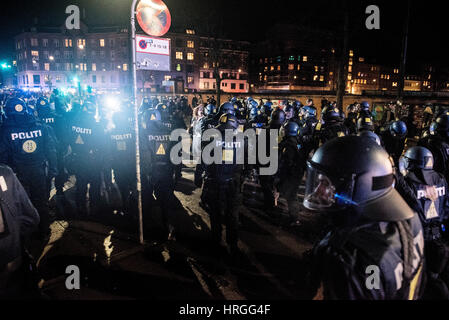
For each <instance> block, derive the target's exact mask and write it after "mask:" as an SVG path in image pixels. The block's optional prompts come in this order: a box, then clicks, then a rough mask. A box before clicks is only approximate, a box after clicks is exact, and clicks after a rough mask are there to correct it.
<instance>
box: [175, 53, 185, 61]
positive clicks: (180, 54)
mask: <svg viewBox="0 0 449 320" xmlns="http://www.w3.org/2000/svg"><path fill="white" fill-rule="evenodd" d="M176 59H178V60H182V59H184V55H183V53H182V52H180V51H176Z"/></svg>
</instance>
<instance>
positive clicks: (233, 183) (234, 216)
mask: <svg viewBox="0 0 449 320" xmlns="http://www.w3.org/2000/svg"><path fill="white" fill-rule="evenodd" d="M237 129H238V122H237V118H236V117H235V116H234V115H232V114H224V115H222V116H221V118H220V124H219V125H218V126H217V130H218V131H220V137H217V140H216V143H217V146H220V149H221V150H220V151H221V153H222V161H221V162H219V163H213V164H211V165H207V166H206V176H205V179H204V186H203V195H202V201H203V203H204V205H205V208H206V210H207V212H208V214H209V215H210V219H211V232H212V240H213V243H214V244H215V245H216V246H217V247H219V246H220V244H221V240H222V239H221V233H222V223H223V218H224V221H225V224H226V242H227V244H228V247H229V249H230V252H231V255H233V256H235V255H236V254H237V253H238V252H239V250H238V238H239V237H238V227H239V208H240V205H241V194H240V177H241V174H242V170H243V164H238V163H237V159H238V156H239V153H241V152H243V154H244V153H245V146H244V143H242V142H240V141H234V139H232V140H231V141H227V140H226V139H225V135H226V132H227V131H232V132H234V133H235V132H236V131H237Z"/></svg>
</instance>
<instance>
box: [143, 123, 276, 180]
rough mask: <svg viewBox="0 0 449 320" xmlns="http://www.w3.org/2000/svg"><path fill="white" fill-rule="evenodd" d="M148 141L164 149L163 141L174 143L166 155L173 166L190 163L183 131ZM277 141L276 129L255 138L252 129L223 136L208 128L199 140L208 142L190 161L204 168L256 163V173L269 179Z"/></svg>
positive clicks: (150, 137) (186, 133)
mask: <svg viewBox="0 0 449 320" xmlns="http://www.w3.org/2000/svg"><path fill="white" fill-rule="evenodd" d="M148 139H150V141H156V142H160V143H161V145H162V147H163V148H165V149H166V146H165V144H166V142H168V141H170V142H176V145H174V146H173V148H172V149H171V152H170V160H171V162H172V163H173V164H174V165H180V164H181V163H182V161H183V160H184V161H190V160H191V156H192V152H191V151H190V141H191V138H190V135H189V132H188V131H187V130H185V129H177V130H174V131H172V133H171V135H170V136H158V135H150V136H149V137H148ZM278 139H279V131H278V130H267V129H263V130H259V131H258V134H257V135H256V132H255V131H254V130H252V129H248V130H246V131H245V132H235V131H234V130H225V135H224V137H223V136H222V133H221V132H220V131H219V130H217V129H208V130H206V131H204V133H203V135H202V137H201V141H202V142H203V143H207V142H209V143H208V144H207V145H205V146H204V147H203V148H202V151H197V150H193V158H194V159H200V160H201V163H203V164H205V165H212V164H236V165H245V164H250V165H256V164H259V165H261V166H262V167H260V168H259V174H260V175H262V176H270V175H274V174H276V172H277V171H278V160H279V155H278V150H279V146H278V142H279V140H278ZM245 154H246V157H245Z"/></svg>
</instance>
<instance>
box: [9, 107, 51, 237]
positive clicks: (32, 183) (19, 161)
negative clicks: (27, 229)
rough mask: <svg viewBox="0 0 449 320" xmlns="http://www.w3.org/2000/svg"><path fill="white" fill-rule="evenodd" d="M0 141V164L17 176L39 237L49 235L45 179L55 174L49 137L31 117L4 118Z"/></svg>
mask: <svg viewBox="0 0 449 320" xmlns="http://www.w3.org/2000/svg"><path fill="white" fill-rule="evenodd" d="M0 139H1V142H0V163H3V164H6V165H9V166H10V167H11V168H12V169H13V170H14V172H15V173H16V174H17V177H18V178H19V180H20V182H21V183H22V185H23V187H24V189H25V190H26V191H27V193H28V195H29V197H30V199H31V201H32V203H33V204H34V206H35V207H36V209H37V210H38V212H39V215H40V225H39V229H40V232H41V235H46V234H49V232H50V228H49V227H50V214H49V207H48V200H49V199H48V196H47V192H46V188H45V185H46V182H47V178H48V177H54V176H56V175H57V173H58V172H57V165H56V145H55V141H54V139H53V135H52V134H51V133H50V132H49V128H48V127H47V126H44V125H42V124H40V123H38V122H37V120H36V118H35V117H34V116H32V115H29V114H23V115H15V116H9V117H8V120H7V122H6V123H5V124H4V126H3V127H2V129H1V136H0ZM47 164H48V172H46V171H47V170H46V166H47Z"/></svg>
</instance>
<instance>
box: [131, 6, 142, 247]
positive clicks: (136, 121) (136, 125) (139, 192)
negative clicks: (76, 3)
mask: <svg viewBox="0 0 449 320" xmlns="http://www.w3.org/2000/svg"><path fill="white" fill-rule="evenodd" d="M136 3H137V0H133V3H132V5H131V38H132V39H131V48H132V58H133V61H132V70H133V96H134V134H135V136H136V137H135V138H136V179H137V209H138V211H139V240H140V244H144V239H143V209H142V180H141V172H140V141H139V135H140V133H139V114H138V108H137V66H136Z"/></svg>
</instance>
